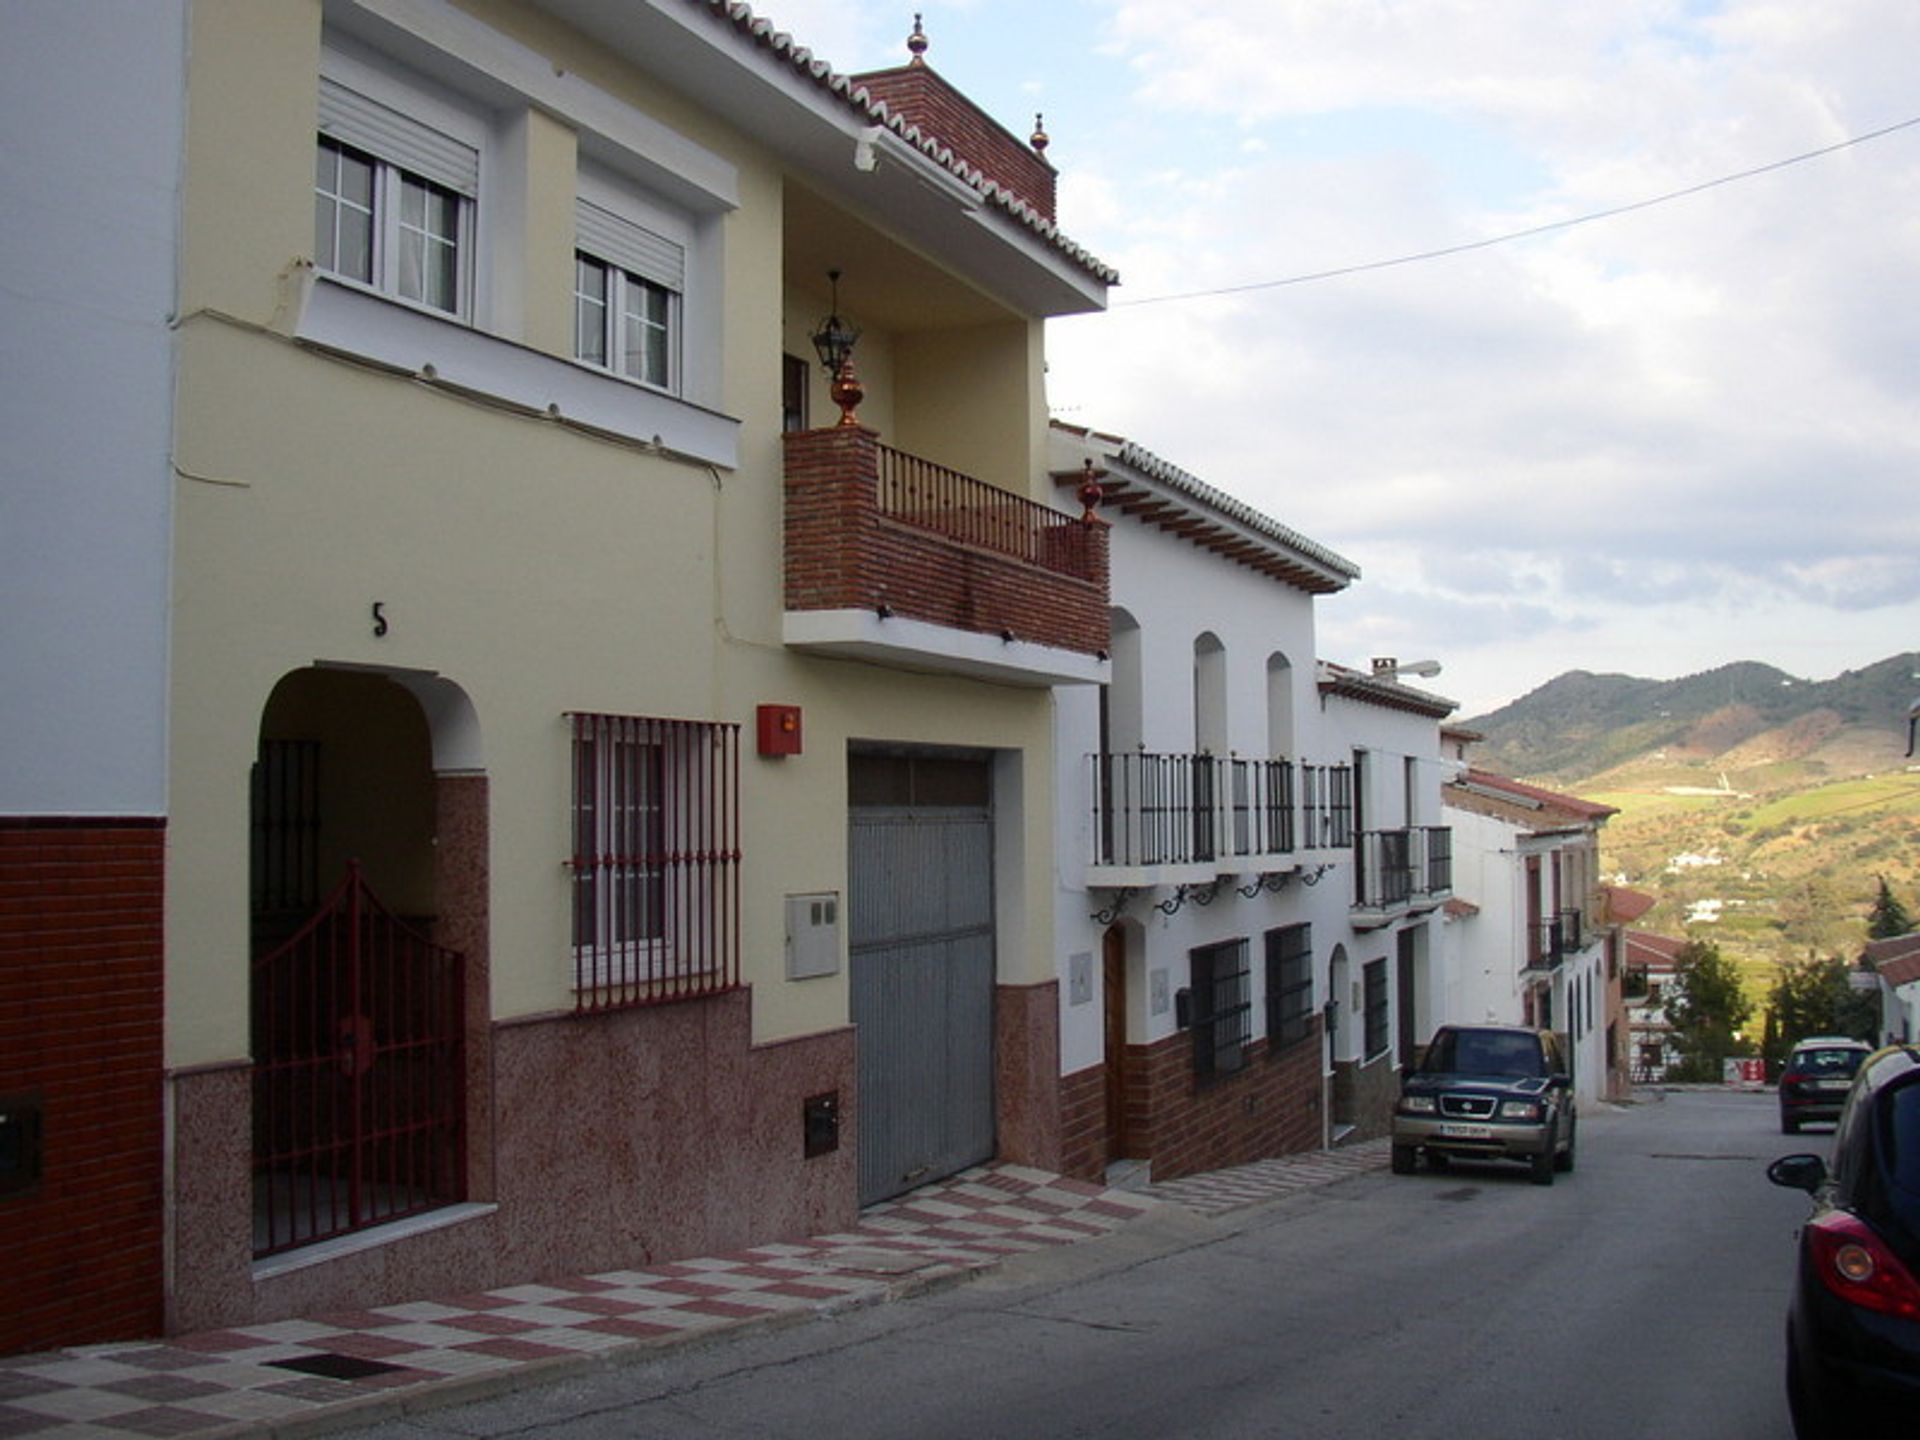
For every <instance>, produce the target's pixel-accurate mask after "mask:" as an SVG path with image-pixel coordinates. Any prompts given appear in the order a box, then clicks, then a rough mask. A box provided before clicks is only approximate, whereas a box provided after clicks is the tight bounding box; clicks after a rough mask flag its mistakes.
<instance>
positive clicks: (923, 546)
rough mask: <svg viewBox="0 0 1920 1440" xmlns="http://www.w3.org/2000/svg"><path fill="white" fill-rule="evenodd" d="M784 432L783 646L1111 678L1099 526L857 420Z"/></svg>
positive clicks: (953, 667) (995, 672)
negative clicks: (913, 449) (884, 437)
mask: <svg viewBox="0 0 1920 1440" xmlns="http://www.w3.org/2000/svg"><path fill="white" fill-rule="evenodd" d="M786 446H787V465H786V551H787V553H786V616H785V626H784V635H785V640H786V643H787V645H788V646H789V647H791V648H793V649H796V650H804V651H808V652H811V653H815V654H823V655H835V656H840V657H843V658H846V659H855V660H865V661H869V662H872V663H875V664H880V665H889V666H892V667H895V668H897V669H902V670H916V671H929V672H936V673H947V674H958V675H966V676H970V677H972V678H974V679H980V680H991V681H994V682H995V683H998V684H1003V685H1023V686H1033V687H1045V686H1052V685H1072V684H1099V683H1101V682H1102V681H1104V680H1105V679H1106V673H1107V663H1106V652H1107V646H1108V643H1109V641H1108V625H1107V531H1106V527H1105V525H1103V524H1101V523H1099V522H1097V521H1095V522H1088V521H1083V520H1081V519H1079V518H1077V517H1075V516H1072V515H1066V514H1062V513H1061V512H1060V511H1058V510H1053V509H1050V508H1049V507H1047V506H1045V505H1040V504H1037V503H1035V502H1034V501H1031V500H1028V499H1026V498H1025V497H1024V496H1021V495H1016V494H1014V493H1013V492H1012V491H1009V490H1002V489H1000V488H998V487H996V486H993V485H989V484H987V483H985V482H984V481H981V480H977V479H974V478H973V477H971V476H968V475H962V474H960V473H959V472H958V471H954V470H948V469H946V468H944V467H942V466H939V465H935V464H933V463H931V462H929V461H926V460H922V459H919V458H918V457H916V456H912V455H908V454H906V453H905V452H903V451H899V450H895V449H892V448H891V447H889V446H885V445H882V444H880V443H879V437H878V436H877V435H876V434H875V433H874V432H873V431H871V430H868V429H866V428H865V427H864V426H859V425H843V426H835V427H833V428H832V429H827V430H803V431H797V432H794V433H792V434H789V435H788V436H787V437H786Z"/></svg>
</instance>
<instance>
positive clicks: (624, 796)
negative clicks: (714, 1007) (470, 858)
mask: <svg viewBox="0 0 1920 1440" xmlns="http://www.w3.org/2000/svg"><path fill="white" fill-rule="evenodd" d="M571 719H572V722H573V858H572V860H571V861H570V862H569V868H570V869H571V871H572V875H573V956H574V989H575V1003H576V1005H577V1007H578V1008H579V1009H580V1010H583V1011H588V1010H607V1009H619V1008H625V1007H629V1006H635V1005H651V1004H660V1003H663V1002H667V1001H673V1000H683V999H690V998H694V997H697V996H702V995H713V994H718V993H720V992H722V991H725V990H731V989H733V988H735V987H736V986H738V985H739V983H740V841H739V834H740V799H739V785H740V727H739V726H737V725H723V724H716V723H711V722H703V721H690V720H658V719H647V718H641V717H635V716H624V715H587V714H576V715H574V716H572V717H571Z"/></svg>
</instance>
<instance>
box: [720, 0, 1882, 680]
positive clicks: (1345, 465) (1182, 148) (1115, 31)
mask: <svg viewBox="0 0 1920 1440" xmlns="http://www.w3.org/2000/svg"><path fill="white" fill-rule="evenodd" d="M915 8H916V7H915V5H914V4H913V3H911V0H909V3H904V4H902V5H899V6H896V5H893V4H891V3H881V0H766V3H764V4H757V5H756V6H755V9H756V11H757V13H760V14H763V15H766V16H768V17H770V18H771V19H772V20H773V21H774V22H775V23H776V24H777V25H779V26H780V27H781V28H783V29H786V30H789V31H791V32H792V33H793V35H794V36H795V37H796V39H798V40H799V41H800V42H801V43H803V44H806V45H808V46H810V47H811V48H812V49H813V50H814V51H815V53H816V54H819V55H821V56H823V57H825V58H826V59H827V60H829V61H830V62H831V63H832V64H833V65H834V66H835V68H837V69H840V70H844V71H848V72H857V71H860V70H866V69H872V68H878V67H881V66H886V65H892V64H897V63H900V62H901V61H902V60H903V59H904V58H905V55H906V52H905V49H904V45H903V42H904V37H905V35H906V33H907V31H908V30H909V29H910V28H911V26H912V16H913V11H914V9H915ZM918 8H919V9H920V10H921V11H923V12H924V15H925V25H926V29H927V33H928V35H929V37H930V39H931V42H932V48H931V50H930V52H929V54H928V60H929V61H930V63H932V64H933V66H934V67H935V69H937V70H939V71H940V73H941V74H942V75H944V76H945V77H946V78H947V79H949V80H950V81H952V82H953V83H955V84H956V85H958V86H959V87H960V88H961V89H962V90H964V91H966V92H967V93H968V94H969V95H971V96H972V97H973V98H974V99H975V100H976V101H978V102H979V103H981V104H982V105H983V106H985V107H986V108H987V109H988V110H989V111H990V112H991V113H992V114H993V115H994V117H995V118H996V119H998V120H1000V121H1001V123H1003V124H1004V125H1006V126H1007V127H1008V128H1009V129H1012V130H1014V131H1015V133H1017V134H1021V135H1025V134H1026V133H1027V131H1028V129H1029V128H1030V126H1031V123H1032V120H1033V116H1034V112H1035V111H1044V112H1045V115H1046V128H1047V130H1048V132H1049V134H1050V135H1051V137H1052V141H1053V144H1052V147H1051V149H1050V150H1049V151H1048V155H1049V158H1050V159H1052V160H1053V162H1054V163H1055V164H1056V165H1057V166H1058V167H1059V169H1060V171H1061V189H1060V206H1059V208H1060V221H1061V225H1062V228H1063V229H1064V230H1065V231H1066V232H1067V233H1068V234H1069V235H1070V236H1071V237H1072V238H1073V239H1075V240H1077V241H1079V242H1080V243H1081V244H1083V245H1085V246H1087V247H1088V248H1089V249H1090V250H1092V251H1093V252H1094V253H1095V254H1096V255H1098V256H1099V257H1100V258H1101V259H1103V260H1105V261H1107V262H1108V263H1110V264H1112V265H1113V266H1114V267H1115V268H1117V269H1118V270H1119V271H1120V273H1121V276H1122V284H1121V285H1120V286H1119V287H1118V288H1116V289H1115V290H1114V292H1113V296H1112V299H1113V304H1112V308H1111V309H1110V310H1109V311H1108V312H1107V313H1105V314H1103V315H1098V316H1092V317H1085V318H1077V319H1072V320H1067V321H1061V322H1056V323H1055V324H1054V325H1053V326H1052V328H1051V331H1050V336H1049V355H1050V360H1051V376H1050V395H1051V400H1052V403H1053V406H1054V409H1055V413H1056V414H1058V415H1060V416H1061V417H1062V418H1064V419H1068V420H1071V421H1073V422H1075V423H1079V424H1087V425H1092V426H1095V427H1097V428H1100V429H1103V430H1109V431H1114V432H1117V433H1120V434H1123V435H1126V436H1127V437H1129V438H1130V439H1133V440H1134V441H1136V442H1138V443H1139V444H1141V445H1143V446H1145V447H1146V448H1147V449H1149V450H1151V451H1153V452H1154V453H1156V454H1158V455H1160V456H1161V457H1162V458H1164V459H1166V460H1169V461H1171V462H1173V463H1174V464H1176V465H1179V466H1180V467H1182V468H1183V469H1185V470H1188V471H1190V472H1191V473H1193V474H1195V475H1197V476H1199V477H1200V478H1201V479H1203V480H1205V481H1207V482H1208V483H1210V484H1212V485H1215V486H1218V487H1219V488H1221V489H1224V490H1226V491H1229V492H1230V493H1232V494H1235V495H1237V496H1239V497H1241V498H1242V499H1244V500H1246V501H1248V502H1249V503H1251V504H1254V505H1256V506H1258V507H1260V508H1261V509H1263V510H1265V511H1266V512H1268V513H1269V514H1271V515H1273V516H1274V517H1275V518H1277V519H1279V520H1281V521H1283V522H1285V523H1286V524H1288V525H1291V526H1293V527H1294V528H1296V529H1298V530H1301V531H1303V532H1305V533H1306V534H1308V535H1310V536H1312V537H1313V538H1314V539H1316V540H1319V541H1321V542H1323V543H1325V544H1327V545H1330V546H1332V547H1333V548H1334V549H1336V550H1338V551H1339V552H1341V553H1342V554H1344V555H1346V556H1347V557H1348V558H1349V559H1351V560H1353V561H1355V562H1356V563H1358V564H1359V565H1360V567H1361V570H1362V572H1363V575H1362V579H1361V581H1360V582H1359V583H1358V584H1357V585H1356V586H1354V587H1353V588H1352V589H1351V590H1349V591H1348V592H1347V593H1346V594H1345V595H1342V596H1339V597H1337V598H1334V599H1332V600H1329V601H1323V602H1322V604H1321V612H1320V614H1321V621H1320V630H1321V640H1320V646H1321V651H1322V654H1323V655H1324V656H1326V657H1327V658H1330V659H1337V660H1342V661H1346V662H1349V663H1356V664H1358V663H1364V662H1365V660H1366V659H1367V658H1368V657H1370V656H1373V655H1395V656H1398V657H1400V658H1401V659H1402V660H1410V659H1426V658H1437V659H1439V660H1441V661H1442V662H1443V664H1444V666H1445V672H1444V674H1443V675H1442V677H1441V678H1440V679H1438V680H1436V681H1431V682H1423V683H1426V684H1428V685H1430V686H1431V688H1433V689H1435V690H1438V691H1440V692H1441V693H1444V694H1447V695H1450V696H1453V697H1455V698H1457V699H1459V700H1460V701H1461V702H1462V705H1463V709H1462V711H1461V714H1462V715H1463V716H1465V715H1472V714H1477V713H1484V712H1485V711H1486V710H1488V709H1491V708H1493V707H1495V706H1497V705H1499V704H1502V703H1504V702H1505V701H1507V700H1510V699H1513V698H1515V697H1516V696H1518V695H1520V694H1523V693H1524V692H1526V691H1527V690H1530V689H1532V688H1533V687H1535V686H1537V685H1540V684H1542V683H1544V682H1545V681H1547V680H1549V679H1551V678H1553V677H1554V676H1555V675H1558V674H1560V673H1561V672H1563V671H1565V670H1569V669H1576V668H1577V669H1586V670H1595V671H1616V672H1622V673H1627V674H1633V675H1643V676H1650V677H1656V678H1669V677H1673V676H1678V675H1685V674H1690V673H1693V672H1696V671H1699V670H1704V669H1708V668H1711V667H1712V666H1715V665H1719V664H1723V663H1726V662H1729V661H1734V660H1763V661H1767V662H1769V663H1771V664H1774V665H1777V666H1779V667H1780V668H1782V669H1784V670H1786V671H1788V672H1789V673H1791V674H1794V675H1798V676H1804V677H1807V678H1813V679H1827V678H1830V677H1832V676H1833V675H1835V674H1837V673H1839V672H1840V671H1842V670H1845V669H1849V668H1855V667H1858V666H1861V665H1865V664H1869V663H1872V662H1873V661H1876V660H1881V659H1885V658H1886V657H1888V656H1890V655H1895V654H1900V653H1905V652H1915V654H1916V660H1920V123H1914V122H1916V121H1920V86H1916V85H1915V84H1914V75H1915V70H1914V65H1913V59H1914V57H1915V56H1916V55H1920V4H1915V3H1914V0H1720V3H1709V0H946V3H941V0H927V3H923V4H920V5H918ZM1903 124H1904V128H1898V129H1894V128H1891V127H1898V126H1902V125H1903ZM1879 131H1889V132H1890V133H1886V134H1884V135H1882V136H1880V137H1879V138H1874V139H1860V137H1865V136H1869V135H1872V134H1873V133H1874V132H1879ZM1856 139H1859V140H1860V143H1857V144H1847V143H1846V142H1849V141H1853V140H1856ZM1836 146H1839V147H1843V148H1838V149H1833V150H1832V151H1831V153H1828V154H1825V155H1821V156H1819V157H1817V158H1811V159H1807V160H1805V161H1803V162H1801V163H1793V164H1781V163H1779V162H1784V161H1791V160H1794V159H1795V157H1800V156H1804V155H1809V154H1811V153H1812V152H1816V151H1821V150H1827V149H1829V147H1836ZM1763 167H1772V168H1764V169H1763ZM1756 170H1762V171H1763V173H1759V174H1754V175H1751V176H1749V177H1748V178H1739V179H1735V178H1729V177H1736V176H1741V175H1744V174H1745V173H1746V172H1751V171H1756ZM1722 179H1725V180H1726V183H1724V184H1715V183H1710V182H1716V181H1720V180H1722ZM1703 186H1704V187H1706V188H1701V189H1697V190H1696V189H1695V187H1703ZM1689 190H1693V191H1694V192H1695V193H1692V194H1689V195H1686V196H1684V197H1682V198H1676V199H1672V200H1670V201H1666V202H1664V203H1657V204H1644V203H1642V202H1647V201H1653V200H1658V199H1659V198H1660V197H1663V196H1668V195H1672V194H1674V193H1675V192H1681V191H1689ZM1623 207H1636V208H1632V209H1630V210H1628V211H1627V212H1626V213H1624V214H1618V215H1614V216H1612V217H1611V218H1599V219H1593V220H1590V221H1585V222H1584V223H1576V224H1564V223H1562V222H1567V221H1579V220H1581V219H1582V217H1586V216H1593V215H1598V214H1600V213H1601V212H1607V211H1615V210H1620V209H1622V208H1623ZM1543 226H1551V227H1555V228H1551V229H1548V230H1546V231H1545V232H1544V233H1540V234H1536V235H1534V236H1531V237H1530V238H1524V239H1518V240H1513V241H1511V242H1507V243H1500V244H1490V245H1479V244H1478V243H1477V242H1482V241H1487V240H1491V239H1494V238H1496V237H1500V236H1504V235H1509V234H1512V233H1514V232H1517V231H1526V230H1534V229H1537V228H1538V227H1543ZM1462 246H1469V247H1475V248H1469V249H1466V250H1463V251H1459V252H1458V253H1454V254H1451V255H1446V256H1441V257H1438V258H1432V259H1426V260H1419V261H1413V262H1410V263H1406V264H1392V265H1385V266H1381V267H1379V268H1355V267H1370V266H1375V265H1376V264H1377V262H1383V261H1393V260H1397V259H1400V258H1401V257H1407V256H1412V255H1417V254H1422V253H1425V252H1433V251H1441V250H1448V249H1455V248H1456V247H1462ZM1342 270H1349V271H1352V272H1353V273H1346V274H1340V275H1334V276H1329V277H1327V278H1319V279H1311V278H1300V277H1312V276H1320V275H1323V274H1325V272H1330V271H1342ZM1209 292H1212V293H1209ZM1221 292H1224V293H1221ZM1916 669H1920V664H1917V665H1916Z"/></svg>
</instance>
